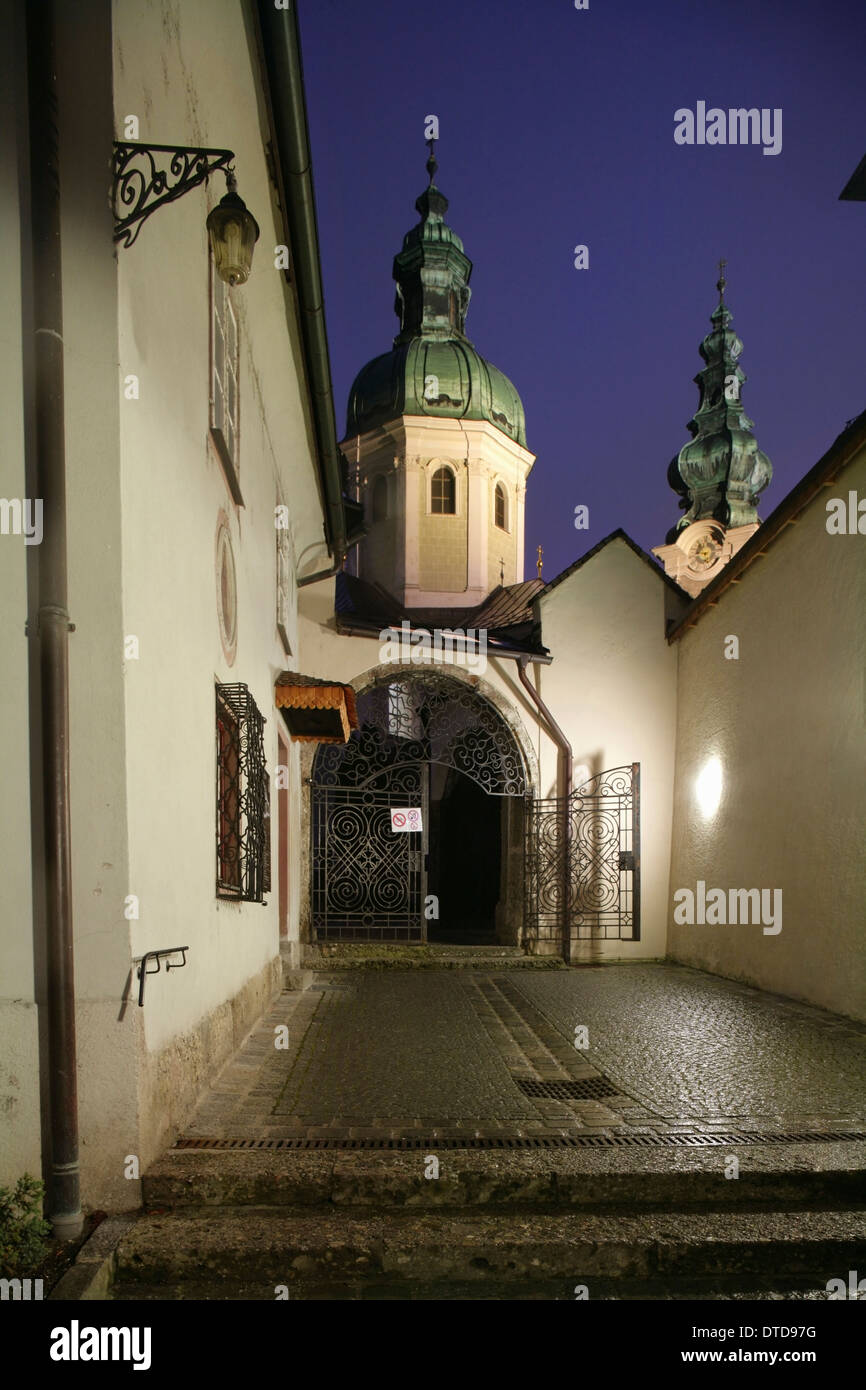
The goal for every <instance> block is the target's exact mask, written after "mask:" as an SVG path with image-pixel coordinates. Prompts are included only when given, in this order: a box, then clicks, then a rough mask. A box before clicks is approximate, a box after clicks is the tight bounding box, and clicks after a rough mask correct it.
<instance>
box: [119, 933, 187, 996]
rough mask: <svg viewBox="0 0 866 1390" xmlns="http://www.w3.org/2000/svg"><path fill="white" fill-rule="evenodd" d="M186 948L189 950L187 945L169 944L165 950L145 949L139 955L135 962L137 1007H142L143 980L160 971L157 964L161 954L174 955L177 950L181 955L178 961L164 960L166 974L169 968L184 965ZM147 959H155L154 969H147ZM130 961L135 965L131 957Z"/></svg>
mask: <svg viewBox="0 0 866 1390" xmlns="http://www.w3.org/2000/svg"><path fill="white" fill-rule="evenodd" d="M188 950H189V947H188V946H169V947H168V949H167V950H163V951H145V953H144V955H143V956H141V957H140V959H138V961H137V963H138V981H139V983H138V1007H139V1008H142V1007H143V1005H144V982H145V980H146V979H147V977H148V975H158V974H159V971H160V965H159V962H160V959H161V958H162V957H163V956H174V955H176V954H177V952H178V951H180V953H181V956H182V959H181V960H180V961H173V962H172V961H170V960H166V962H165V969H166V974H167V973H168V971H169V970H182V969H183V967H184V966H185V965H186V953H187V951H188ZM149 960H155V961H156V969H155V970H148V968H147V962H148V961H149ZM132 963H133V965H135V964H136V960H135V959H133V962H132Z"/></svg>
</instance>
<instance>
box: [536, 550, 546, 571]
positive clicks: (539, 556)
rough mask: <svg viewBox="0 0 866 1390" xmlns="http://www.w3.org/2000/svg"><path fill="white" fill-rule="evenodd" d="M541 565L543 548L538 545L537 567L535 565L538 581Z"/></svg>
mask: <svg viewBox="0 0 866 1390" xmlns="http://www.w3.org/2000/svg"><path fill="white" fill-rule="evenodd" d="M543 564H544V547H543V546H541V545H540V546H539V547H538V561H537V565H536V567H537V569H538V577H539V579H540V578H541V567H542V565H543Z"/></svg>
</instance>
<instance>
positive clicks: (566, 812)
mask: <svg viewBox="0 0 866 1390" xmlns="http://www.w3.org/2000/svg"><path fill="white" fill-rule="evenodd" d="M531 659H532V658H531V657H530V656H528V655H523V656H519V657H518V658H517V674H518V675H519V677H520V684H521V685H522V686H523V688H524V690H525V691H526V692H527V694H528V695H529V696H530V698H531V700H532V702H533V704H534V705H535V706H536V708H537V709H538V710H539V712H540V713H541V714H542V715H543V717H544V718H545V719H546V720H547V724H548V727H549V729H550V732H551V733H552V734H553V737H554V739H555V740H556V742H557V744H558V745H559V750H560V752H561V754H562V763H563V771H564V774H565V775H564V779H563V780H564V784H565V795H564V796H563V798H562V844H563V855H562V882H561V884H560V894H561V897H562V904H563V911H562V958H563V960H564V961H565V962H566V964H567V965H568V964H570V962H571V921H570V916H569V911H568V907H569V899H570V897H571V815H570V802H571V784H572V781H573V778H574V754H573V752H572V748H571V744H570V743H569V741H568V739H567V738H566V736H565V734H564V732H563V730H562V729H561V728H560V727H559V725H558V724H557V722H556V720H555V719H554V717H553V715H552V714H551V712H550V710H549V709H548V708H547V705H546V704H545V703H544V701H543V700H542V698H541V696H540V695H539V693H538V691H537V690H536V689H535V686H534V685H533V684H532V682H531V681H530V679H529V677H528V676H527V674H526V667H527V665H528V663H529V662H530V661H531Z"/></svg>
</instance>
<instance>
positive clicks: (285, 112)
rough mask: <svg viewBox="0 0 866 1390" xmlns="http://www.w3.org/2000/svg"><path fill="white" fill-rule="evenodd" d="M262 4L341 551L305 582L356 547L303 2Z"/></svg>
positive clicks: (319, 437)
mask: <svg viewBox="0 0 866 1390" xmlns="http://www.w3.org/2000/svg"><path fill="white" fill-rule="evenodd" d="M257 9H258V19H259V26H260V31H261V36H262V47H263V50H264V60H265V68H266V74H267V80H268V87H269V91H270V101H271V111H272V116H273V124H274V132H275V136H276V141H277V154H278V158H279V164H280V171H281V174H282V181H283V185H284V189H285V215H286V221H287V223H288V229H289V237H290V241H291V255H292V274H293V278H294V281H295V286H296V290H297V296H298V304H299V307H300V311H301V313H300V319H301V342H302V346H303V350H304V361H305V365H306V369H307V378H308V382H309V388H310V399H311V402H312V413H313V428H314V431H315V436H316V447H317V451H318V455H319V466H320V473H321V475H322V477H323V483H324V488H323V490H324V504H325V534H326V539H327V543H328V549H329V550H330V551H331V554H332V555H333V557H334V560H333V564H332V565H331V566H330V567H329V568H328V569H324V570H321V571H319V572H318V573H317V574H311V575H307V576H306V577H305V578H303V579H301V578H299V579H298V581H297V582H298V585H299V587H303V586H304V585H306V584H314V583H316V582H317V581H318V580H320V579H326V578H328V577H329V576H331V575H334V574H336V573H337V571H338V570H339V568H340V566H341V565H342V563H343V558H344V556H345V554H346V551H347V549H348V538H347V534H346V515H345V511H344V508H343V476H342V468H341V463H340V450H339V447H338V444H337V429H336V422H335V417H334V393H333V388H332V385H331V368H330V360H329V357H328V338H327V332H326V328H325V305H324V295H323V292H322V271H321V265H320V263H319V239H318V229H317V225H316V203H315V197H314V194H313V178H312V170H311V163H312V161H311V155H310V140H309V132H308V127H307V109H306V102H305V100H304V81H303V71H302V67H301V48H300V36H299V31H298V15H297V5H296V4H295V3H294V0H289V3H288V5H287V7H286V8H280V9H277V7H276V6H275V5H274V3H273V0H258V6H257Z"/></svg>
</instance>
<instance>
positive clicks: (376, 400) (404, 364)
mask: <svg viewBox="0 0 866 1390" xmlns="http://www.w3.org/2000/svg"><path fill="white" fill-rule="evenodd" d="M436 167H437V166H436V161H435V160H434V159H433V157H432V155H431V157H430V159H429V160H428V163H427V168H428V170H429V172H430V180H431V181H430V186H429V188H427V189H425V191H424V192H423V193H422V194H421V196H420V198H418V199H417V201H416V203H415V207H416V208H417V209H418V213H419V215H420V218H421V220H420V222H419V223H418V224H417V226H415V227H413V228H412V229H411V231H409V232H407V233H406V235H405V237H404V238H403V249H402V250H401V251H400V252H399V254H398V255H397V256H395V257H394V280H395V282H396V285H397V293H396V298H395V300H394V310H395V313H396V314H397V317H398V319H399V320H400V332H399V333H398V334H397V336H396V338H395V339H394V346H393V348H392V349H391V351H390V352H386V353H383V355H382V356H381V357H374V358H373V360H372V362H368V363H367V365H366V366H365V367H362V368H361V370H360V372H359V373H358V375H357V376H356V378H355V381H354V383H353V385H352V389H351V391H350V392H349V408H348V412H347V418H346V434H347V436H348V435H353V434H364V433H365V431H367V430H369V429H373V428H374V427H375V426H376V425H381V424H384V423H385V422H386V421H387V420H393V419H395V418H396V417H397V416H399V415H429V416H431V417H433V418H437V419H451V420H454V419H462V420H489V421H490V423H491V424H492V425H495V426H496V428H497V429H500V430H502V432H503V434H507V435H508V437H509V439H513V440H515V442H516V443H518V444H521V445H523V447H524V448H525V447H526V421H525V418H524V414H523V403H522V402H521V399H520V397H519V395H518V394H517V391H516V390H515V388H514V386H513V385H512V384H511V382H510V381H509V380H508V377H507V376H506V375H505V373H504V372H501V371H500V370H499V368H498V367H494V366H493V364H492V362H488V361H487V360H486V358H484V357H482V356H481V354H480V352H476V350H475V348H474V347H473V346H472V344H471V342H470V341H469V339H468V338H467V337H466V333H465V331H464V330H465V325H466V312H467V309H468V307H469V296H470V290H469V277H470V276H471V274H472V262H471V261H470V260H469V258H468V256H467V255H466V254H465V252H464V250H463V243H462V241H461V240H460V238H459V237H458V236H457V234H456V233H455V232H453V231H452V229H451V228H450V227H449V226H448V225H447V224H446V222H445V220H444V218H445V213H446V212H447V210H448V199H447V198H446V197H445V196H444V194H442V193H440V191H439V189H438V188H437V187H436V185H435V184H434V183H433V181H432V180H433V174H434V173H435V171H436Z"/></svg>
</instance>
